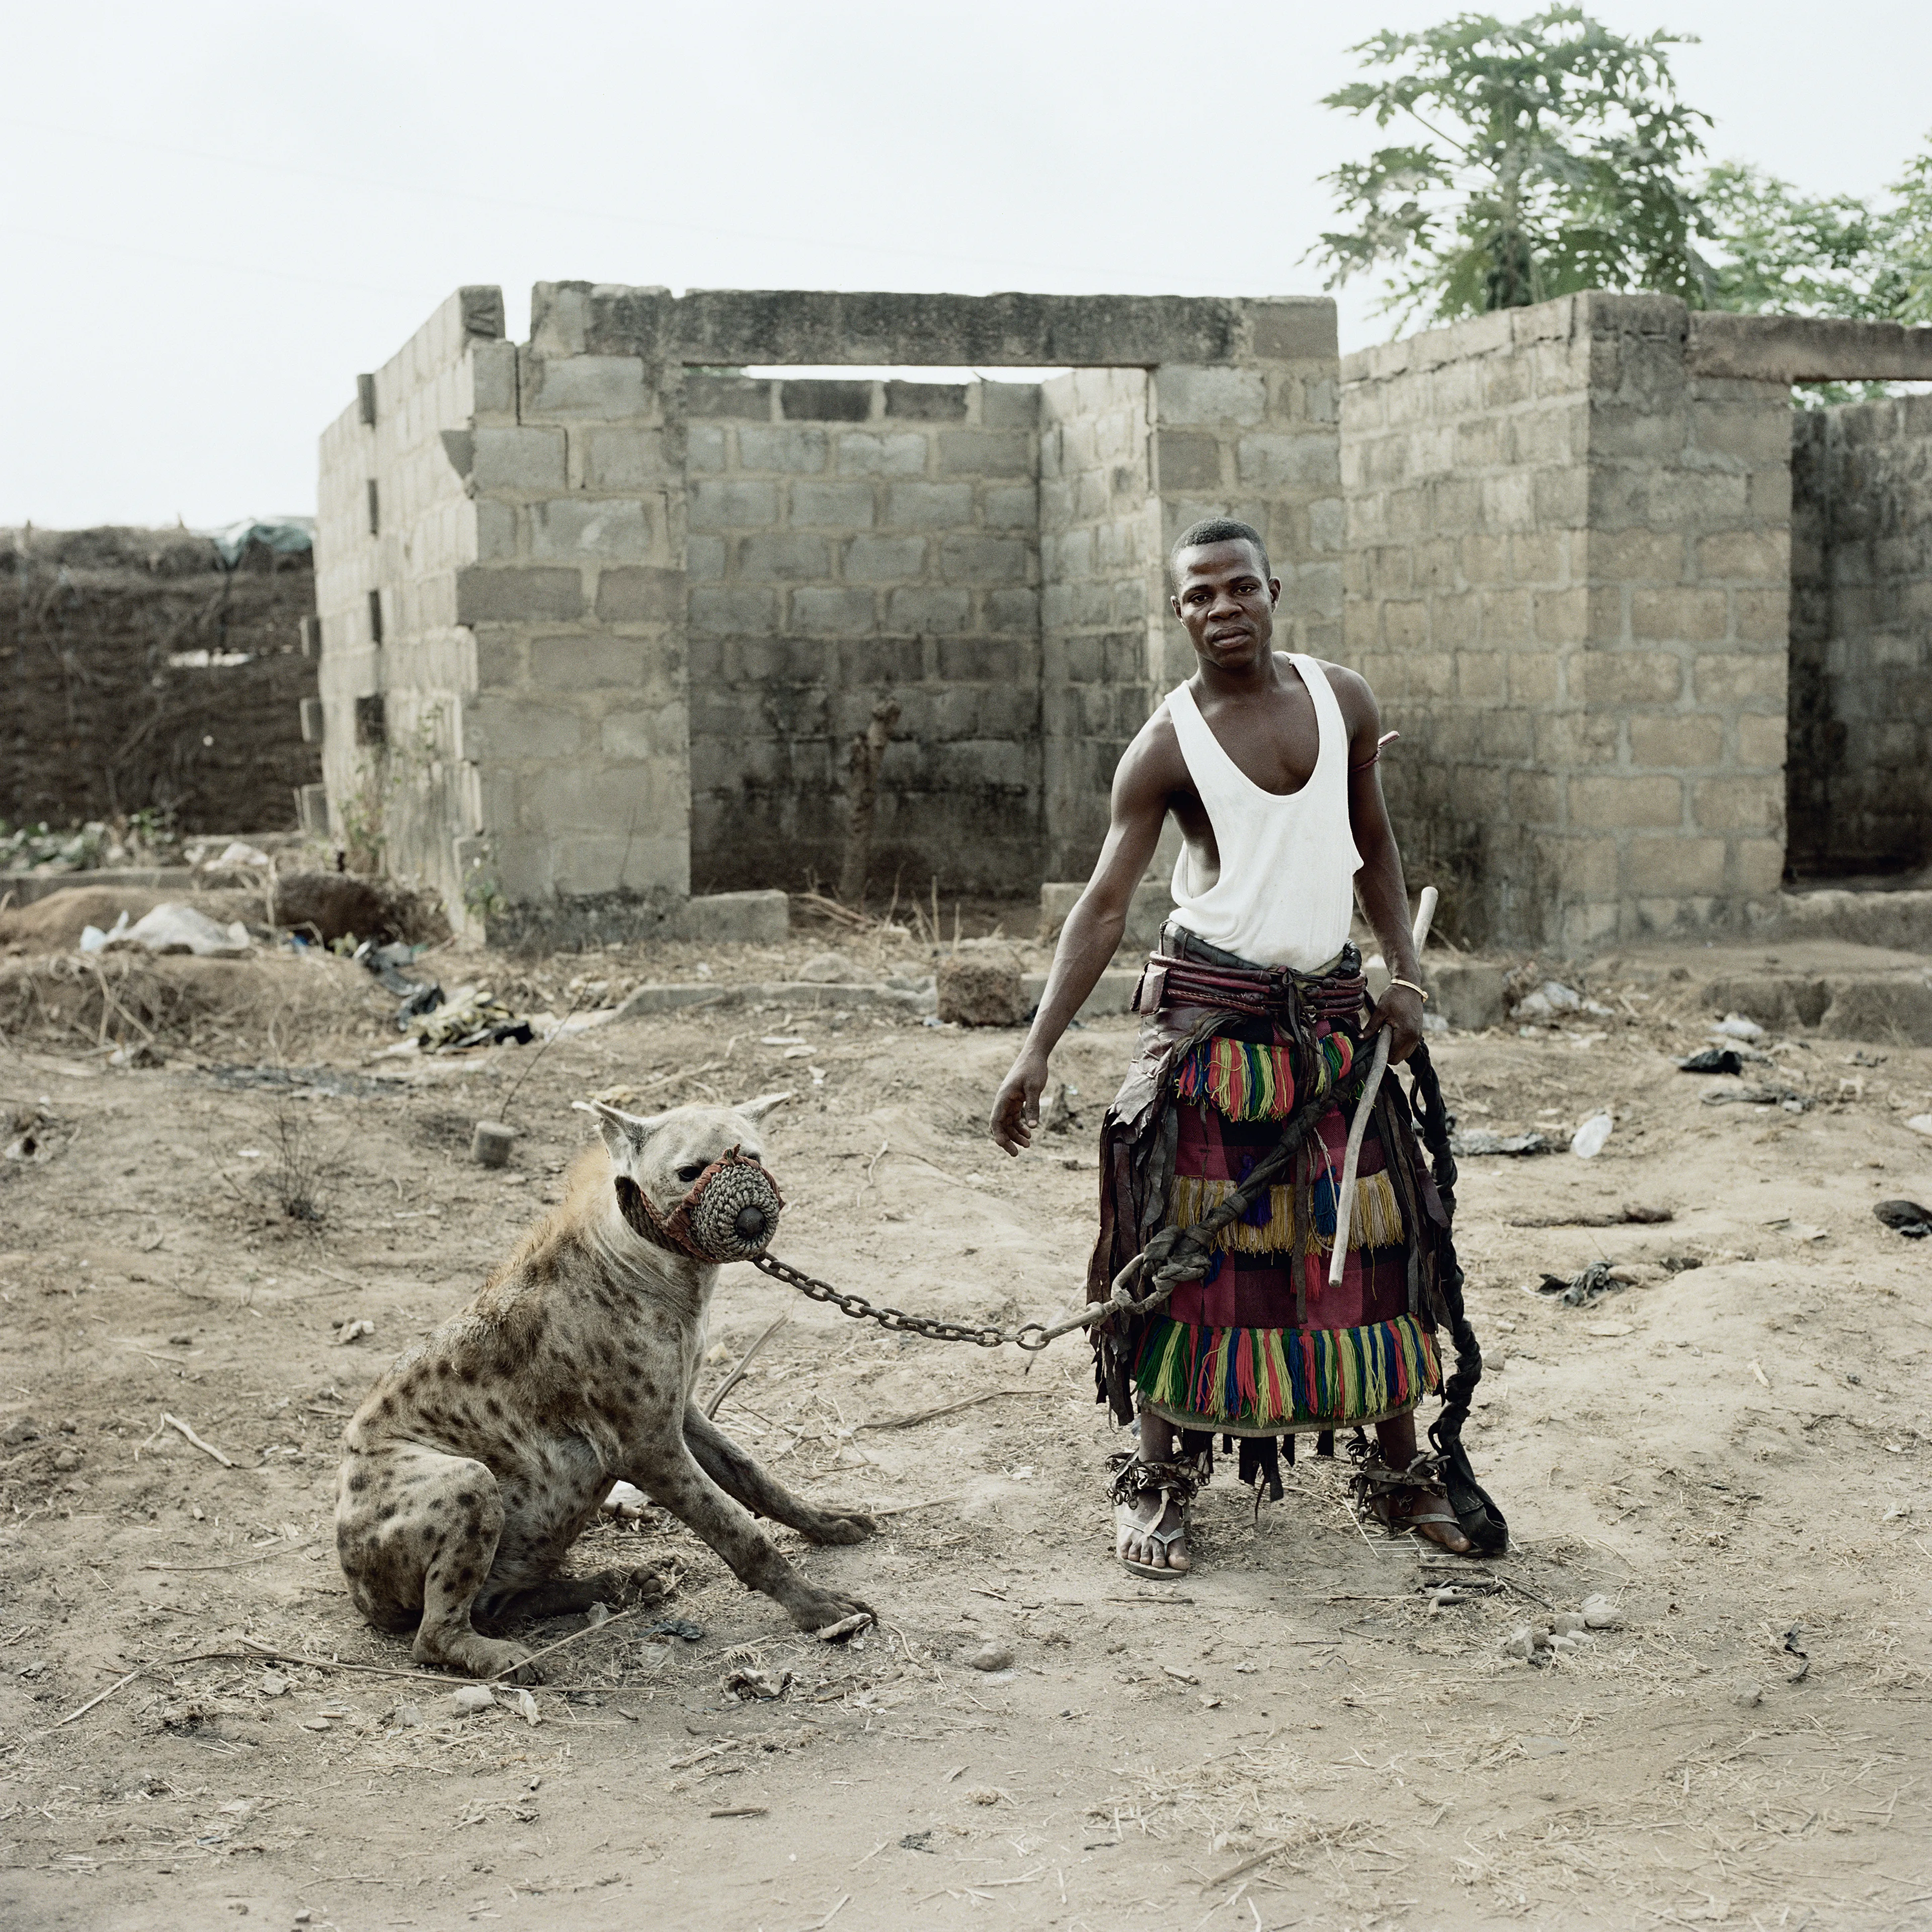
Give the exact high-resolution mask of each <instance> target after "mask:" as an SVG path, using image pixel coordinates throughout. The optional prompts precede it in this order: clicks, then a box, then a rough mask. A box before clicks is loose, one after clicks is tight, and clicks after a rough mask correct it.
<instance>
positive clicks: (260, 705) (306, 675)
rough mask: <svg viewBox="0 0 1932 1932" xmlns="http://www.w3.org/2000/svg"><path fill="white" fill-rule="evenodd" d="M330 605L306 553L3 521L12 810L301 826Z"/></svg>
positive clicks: (3, 728)
mask: <svg viewBox="0 0 1932 1932" xmlns="http://www.w3.org/2000/svg"><path fill="white" fill-rule="evenodd" d="M314 607H315V579H314V571H313V569H312V568H311V562H310V559H309V557H308V556H307V554H305V553H299V552H298V553H292V554H286V555H278V554H275V553H272V552H271V551H270V550H268V549H266V547H263V546H262V545H260V544H251V546H250V547H249V548H248V550H247V551H245V553H243V556H242V559H241V561H240V562H239V564H238V565H237V566H236V568H234V569H233V570H227V569H224V568H223V567H222V565H221V561H220V555H219V553H218V552H217V550H216V548H215V547H214V544H213V543H212V542H211V541H209V540H208V539H207V538H204V537H196V536H193V535H190V533H189V532H187V531H185V530H138V529H95V530H68V531H58V530H14V531H7V532H0V694H4V697H0V819H5V820H7V821H8V822H9V823H13V824H16V825H17V824H21V823H29V824H32V823H39V822H40V821H41V820H46V822H47V823H49V824H50V825H54V826H64V825H68V824H72V823H77V822H80V821H83V820H88V819H110V818H113V817H115V816H116V815H117V814H123V813H128V812H133V811H142V810H144V809H147V808H160V809H162V810H163V811H172V814H174V822H175V825H176V826H177V827H178V829H180V830H181V831H183V832H242V831H275V830H279V829H282V828H284V827H287V826H292V825H293V823H295V818H296V810H295V793H296V788H297V787H300V786H302V785H304V784H310V783H312V782H313V781H314V779H315V778H316V776H317V757H316V754H315V752H314V749H313V748H311V747H310V746H308V745H305V744H304V743H303V742H302V734H301V728H300V722H299V707H300V705H301V703H302V700H303V699H304V698H305V697H308V696H310V695H311V694H313V693H314V690H315V667H314V664H312V663H311V662H310V661H308V659H306V658H304V656H303V655H302V621H303V619H305V618H306V617H308V616H310V615H311V613H313V611H314Z"/></svg>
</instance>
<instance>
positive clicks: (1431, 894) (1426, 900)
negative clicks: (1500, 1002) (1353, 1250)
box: [1328, 886, 1436, 1288]
mask: <svg viewBox="0 0 1932 1932" xmlns="http://www.w3.org/2000/svg"><path fill="white" fill-rule="evenodd" d="M1435 917H1436V888H1435V887H1434V886H1424V887H1423V889H1422V897H1421V901H1420V902H1419V903H1418V905H1417V907H1416V908H1415V930H1414V932H1412V935H1410V936H1411V938H1412V940H1413V941H1414V942H1415V956H1416V957H1417V959H1421V957H1422V948H1423V946H1424V942H1425V941H1427V939H1428V938H1429V928H1430V923H1431V922H1433V919H1435ZM1388 1051H1389V1035H1388V1028H1387V1027H1384V1028H1382V1029H1381V1031H1379V1032H1378V1033H1377V1034H1376V1052H1375V1058H1374V1059H1373V1061H1372V1062H1371V1063H1370V1067H1369V1078H1368V1081H1367V1085H1364V1088H1363V1089H1362V1097H1361V1100H1359V1101H1358V1102H1357V1103H1356V1105H1355V1119H1354V1120H1353V1121H1351V1122H1350V1123H1349V1148H1348V1151H1347V1153H1346V1154H1345V1155H1344V1156H1343V1160H1342V1190H1341V1193H1340V1195H1339V1196H1337V1199H1336V1202H1335V1251H1334V1253H1333V1254H1332V1255H1331V1256H1329V1258H1328V1286H1330V1287H1331V1288H1334V1287H1337V1286H1340V1283H1341V1280H1342V1271H1343V1268H1345V1267H1346V1266H1347V1265H1348V1260H1349V1220H1350V1218H1351V1215H1352V1211H1353V1209H1354V1208H1355V1169H1356V1168H1357V1166H1358V1165H1359V1164H1360V1163H1361V1158H1362V1136H1364V1134H1365V1133H1367V1132H1368V1130H1369V1115H1370V1113H1371V1112H1373V1111H1374V1108H1375V1104H1376V1093H1377V1091H1379V1089H1380V1088H1381V1086H1382V1076H1383V1075H1384V1074H1385V1073H1387V1072H1388ZM1416 1233H1417V1230H1415V1229H1413V1228H1412V1229H1410V1230H1409V1236H1410V1238H1411V1239H1412V1240H1413V1239H1414V1238H1415V1236H1416Z"/></svg>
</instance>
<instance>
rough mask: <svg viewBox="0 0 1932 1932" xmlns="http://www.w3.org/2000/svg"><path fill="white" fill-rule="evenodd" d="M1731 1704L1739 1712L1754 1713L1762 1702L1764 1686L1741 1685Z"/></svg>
mask: <svg viewBox="0 0 1932 1932" xmlns="http://www.w3.org/2000/svg"><path fill="white" fill-rule="evenodd" d="M1731 1702H1732V1703H1733V1704H1735V1705H1736V1706H1737V1707H1738V1709H1739V1710H1741V1711H1754V1710H1755V1709H1757V1707H1758V1706H1759V1705H1760V1704H1762V1703H1763V1702H1764V1686H1763V1685H1761V1684H1741V1685H1739V1687H1738V1692H1737V1695H1736V1697H1733V1699H1732V1700H1731Z"/></svg>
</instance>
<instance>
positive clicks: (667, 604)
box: [597, 565, 685, 624]
mask: <svg viewBox="0 0 1932 1932" xmlns="http://www.w3.org/2000/svg"><path fill="white" fill-rule="evenodd" d="M684 613H685V573H684V572H683V571H681V570H653V569H649V568H643V567H641V566H636V565H630V566H625V567H623V568H619V569H616V570H612V569H609V568H606V569H604V570H603V571H600V572H599V573H598V578H597V614H598V616H599V617H600V618H601V619H603V621H604V622H605V623H607V624H669V623H676V622H680V621H682V618H683V616H684Z"/></svg>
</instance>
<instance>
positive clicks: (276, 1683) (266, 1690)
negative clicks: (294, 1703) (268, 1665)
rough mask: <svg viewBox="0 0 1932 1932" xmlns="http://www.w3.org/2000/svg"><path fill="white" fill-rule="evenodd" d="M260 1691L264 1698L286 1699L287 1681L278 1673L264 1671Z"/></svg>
mask: <svg viewBox="0 0 1932 1932" xmlns="http://www.w3.org/2000/svg"><path fill="white" fill-rule="evenodd" d="M261 1690H262V1695H263V1697H287V1695H288V1691H289V1680H288V1679H287V1678H286V1677H284V1676H282V1675H281V1673H280V1672H279V1671H275V1670H265V1671H263V1673H262V1685H261Z"/></svg>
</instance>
